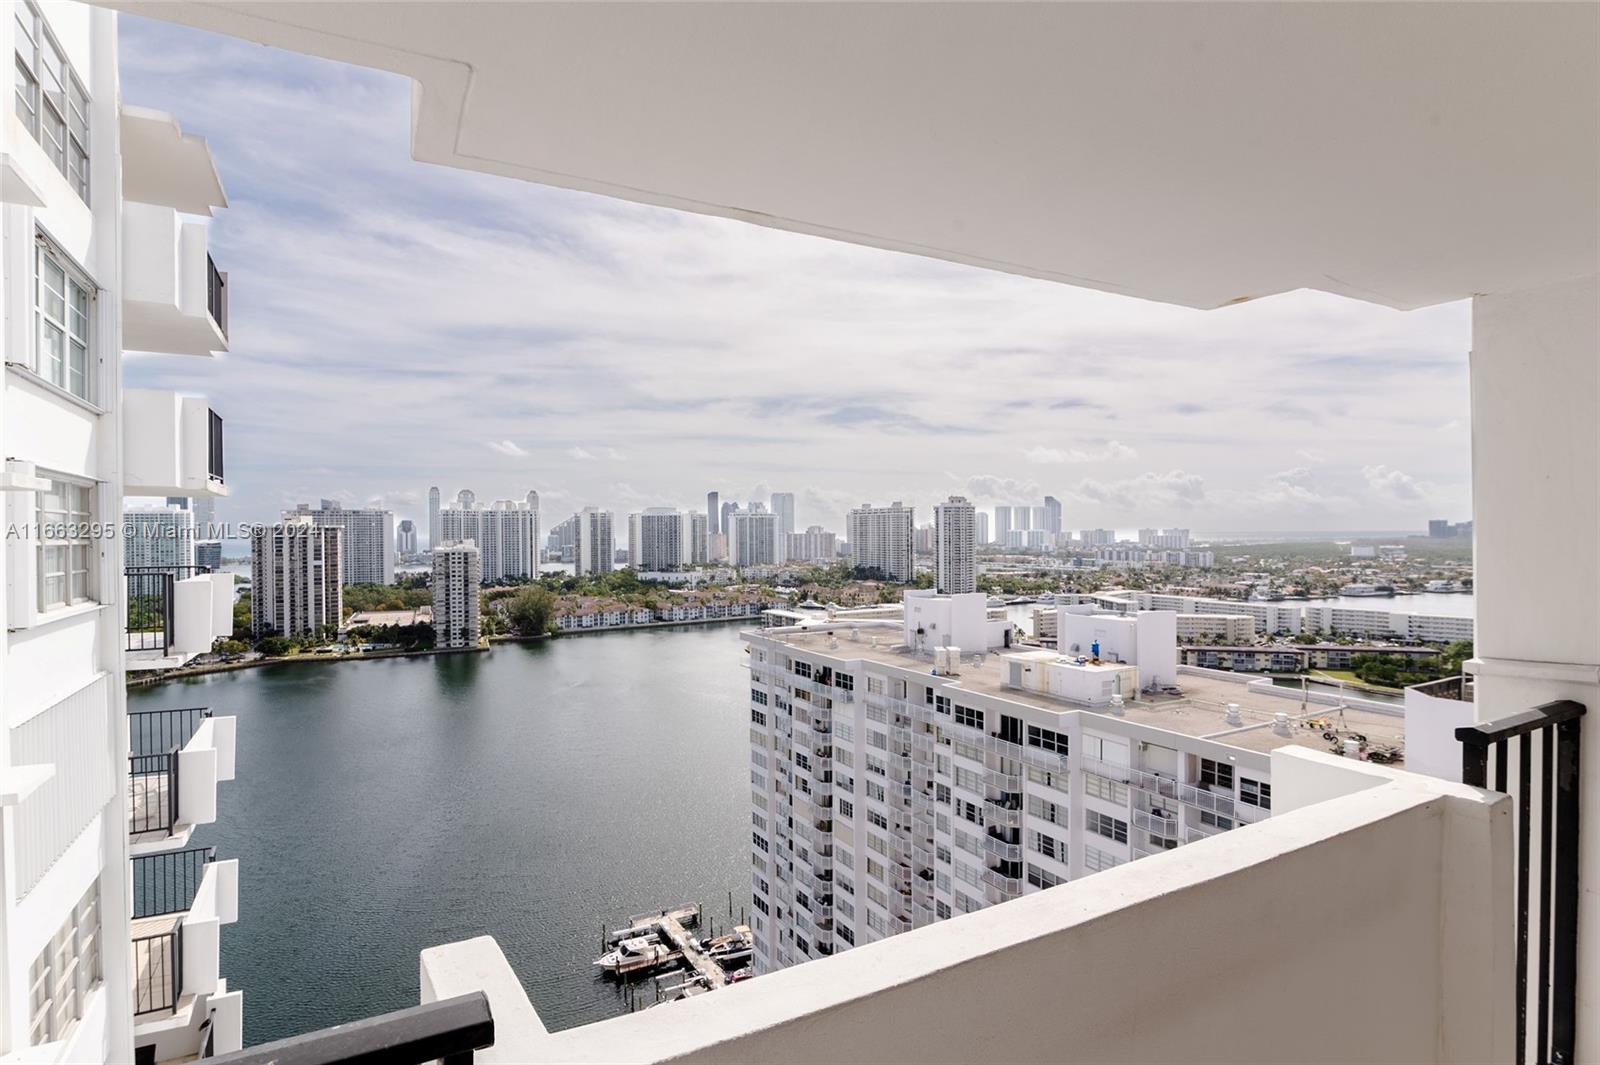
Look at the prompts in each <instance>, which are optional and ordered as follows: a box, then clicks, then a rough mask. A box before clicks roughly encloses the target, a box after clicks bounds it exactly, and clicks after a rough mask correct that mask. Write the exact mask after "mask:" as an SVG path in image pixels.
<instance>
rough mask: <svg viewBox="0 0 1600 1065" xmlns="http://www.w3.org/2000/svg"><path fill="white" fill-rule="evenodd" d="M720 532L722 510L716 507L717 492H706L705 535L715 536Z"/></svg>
mask: <svg viewBox="0 0 1600 1065" xmlns="http://www.w3.org/2000/svg"><path fill="white" fill-rule="evenodd" d="M721 532H722V511H721V510H720V509H718V504H717V493H715V492H707V493H706V535H707V536H716V535H718V534H719V533H721Z"/></svg>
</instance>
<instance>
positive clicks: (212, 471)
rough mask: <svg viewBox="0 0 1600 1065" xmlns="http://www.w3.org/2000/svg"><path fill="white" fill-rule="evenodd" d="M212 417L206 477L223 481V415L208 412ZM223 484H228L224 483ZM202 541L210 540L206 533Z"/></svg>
mask: <svg viewBox="0 0 1600 1065" xmlns="http://www.w3.org/2000/svg"><path fill="white" fill-rule="evenodd" d="M206 413H207V414H208V415H210V417H209V418H208V419H207V421H206V425H207V436H206V475H207V476H209V477H211V478H212V479H213V480H217V481H223V476H222V415H220V414H218V413H217V412H216V411H214V410H207V411H206ZM223 483H226V481H224V482H223ZM198 535H199V537H200V538H201V539H202V540H209V539H210V536H209V535H208V533H207V532H206V531H201V532H200V533H198Z"/></svg>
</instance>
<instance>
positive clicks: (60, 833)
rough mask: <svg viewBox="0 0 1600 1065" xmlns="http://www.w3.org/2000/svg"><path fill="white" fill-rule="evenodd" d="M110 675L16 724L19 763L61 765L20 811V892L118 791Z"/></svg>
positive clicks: (19, 893) (14, 741) (17, 839)
mask: <svg viewBox="0 0 1600 1065" xmlns="http://www.w3.org/2000/svg"><path fill="white" fill-rule="evenodd" d="M110 684H111V678H110V677H109V676H101V677H98V678H96V679H95V680H94V681H92V682H91V683H89V684H88V685H86V686H85V687H83V688H80V689H79V690H78V691H76V692H74V693H73V694H71V695H69V696H68V697H67V698H65V699H63V700H61V701H60V702H59V703H57V704H55V705H54V706H52V707H51V708H50V709H48V710H46V711H44V712H43V713H41V714H37V715H35V716H34V717H32V718H29V719H28V720H27V721H25V722H23V723H22V724H20V725H18V726H17V727H15V728H13V729H12V730H11V761H12V763H13V764H15V765H53V766H54V767H55V772H54V773H53V774H52V775H51V776H50V778H49V779H48V780H46V781H45V782H44V783H43V784H41V785H39V787H38V788H37V789H36V790H35V791H34V792H33V793H32V794H31V795H29V796H28V797H27V798H26V799H23V800H22V802H21V804H20V805H19V806H18V807H17V810H16V813H15V822H14V827H15V830H16V831H15V834H14V839H15V846H16V856H15V861H16V863H17V876H16V892H17V896H16V897H17V898H19V899H20V898H22V897H23V896H24V895H26V894H27V893H28V892H29V891H30V890H32V889H33V887H34V885H36V884H37V883H38V882H39V880H40V879H41V878H42V877H43V876H44V874H45V873H46V872H47V871H48V870H49V868H50V866H51V865H52V864H54V862H55V861H56V859H57V858H59V857H61V855H62V854H63V853H65V852H66V850H67V848H68V847H69V846H70V845H71V844H72V841H73V840H75V839H77V838H78V835H79V834H80V833H81V832H82V831H83V830H84V829H85V828H87V827H88V826H89V823H90V822H91V821H93V820H94V818H95V815H96V814H98V813H99V812H100V811H101V809H102V808H103V807H104V806H105V804H106V802H107V801H109V800H110V799H111V797H112V796H113V795H114V794H115V793H116V782H117V781H118V780H119V779H120V778H121V777H122V775H123V773H124V772H125V770H124V769H123V768H122V767H119V766H113V765H112V764H111V763H112V757H113V753H112V750H111V738H110V736H109V735H107V732H106V708H107V705H108V701H109V699H110Z"/></svg>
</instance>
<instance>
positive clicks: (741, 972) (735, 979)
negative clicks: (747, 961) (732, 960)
mask: <svg viewBox="0 0 1600 1065" xmlns="http://www.w3.org/2000/svg"><path fill="white" fill-rule="evenodd" d="M755 974H756V973H755V970H754V969H752V968H750V966H748V965H746V966H745V967H744V968H743V969H735V970H733V972H731V973H729V974H728V983H730V984H737V983H739V982H740V981H741V980H748V979H750V978H751V977H752V976H754V975H755Z"/></svg>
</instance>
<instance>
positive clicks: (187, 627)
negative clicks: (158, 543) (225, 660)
mask: <svg viewBox="0 0 1600 1065" xmlns="http://www.w3.org/2000/svg"><path fill="white" fill-rule="evenodd" d="M232 581H233V576H232V574H227V573H202V574H199V575H198V576H194V577H186V578H184V579H183V580H179V581H174V582H173V584H172V599H173V602H172V641H173V645H172V652H173V653H175V654H179V655H185V656H188V655H197V654H201V653H203V652H205V651H209V650H211V645H212V643H214V642H215V641H216V639H217V638H218V637H220V636H228V635H230V634H231V633H232V632H233V602H232V598H233V586H232ZM225 582H226V583H225ZM219 602H220V603H226V605H227V608H228V610H227V614H226V619H225V622H224V615H223V612H222V610H221V607H220V605H219Z"/></svg>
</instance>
